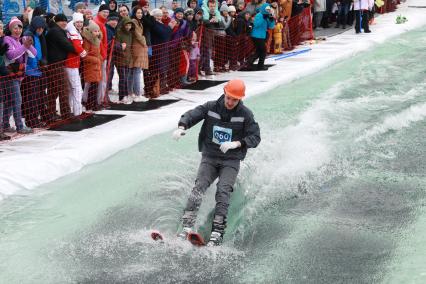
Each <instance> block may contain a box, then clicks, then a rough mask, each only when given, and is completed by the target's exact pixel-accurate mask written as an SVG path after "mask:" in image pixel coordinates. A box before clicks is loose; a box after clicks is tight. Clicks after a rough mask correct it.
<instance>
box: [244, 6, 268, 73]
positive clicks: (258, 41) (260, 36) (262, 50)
mask: <svg viewBox="0 0 426 284" xmlns="http://www.w3.org/2000/svg"><path fill="white" fill-rule="evenodd" d="M274 17H275V16H274V15H272V8H271V6H270V5H269V3H264V4H262V6H260V8H259V13H257V14H256V16H255V17H254V21H253V29H252V31H251V39H252V41H253V44H254V46H255V48H256V51H255V53H254V54H253V55H252V56H251V57H250V58H249V60H248V68H250V69H253V68H254V66H253V62H254V61H255V60H256V59H259V62H258V63H257V68H256V70H268V68H267V67H265V65H264V63H265V58H266V45H265V43H266V35H267V31H268V29H273V28H274V27H275V18H274Z"/></svg>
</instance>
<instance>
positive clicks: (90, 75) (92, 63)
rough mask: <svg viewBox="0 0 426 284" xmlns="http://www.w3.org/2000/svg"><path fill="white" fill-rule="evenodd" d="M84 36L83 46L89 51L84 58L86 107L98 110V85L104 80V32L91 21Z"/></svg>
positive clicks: (84, 99)
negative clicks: (102, 46)
mask: <svg viewBox="0 0 426 284" xmlns="http://www.w3.org/2000/svg"><path fill="white" fill-rule="evenodd" d="M82 36H83V48H84V50H85V51H86V52H87V55H86V57H85V58H84V59H83V61H84V65H83V78H84V82H85V84H84V94H83V101H85V102H86V109H88V110H96V109H97V108H98V107H99V106H98V105H97V104H96V103H97V100H96V99H97V92H98V85H99V82H100V81H101V80H102V56H101V40H102V33H101V30H100V28H99V26H98V25H97V24H96V23H95V22H94V21H90V22H89V25H88V26H87V27H84V28H83V33H82Z"/></svg>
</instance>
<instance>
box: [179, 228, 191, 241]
mask: <svg viewBox="0 0 426 284" xmlns="http://www.w3.org/2000/svg"><path fill="white" fill-rule="evenodd" d="M191 232H192V228H191V227H183V229H182V232H180V233H179V234H178V235H177V236H178V238H179V239H182V240H183V241H186V240H187V239H188V234H189V233H191Z"/></svg>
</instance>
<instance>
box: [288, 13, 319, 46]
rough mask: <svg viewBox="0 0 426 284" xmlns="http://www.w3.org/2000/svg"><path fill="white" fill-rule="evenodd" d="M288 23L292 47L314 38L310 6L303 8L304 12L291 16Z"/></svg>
mask: <svg viewBox="0 0 426 284" xmlns="http://www.w3.org/2000/svg"><path fill="white" fill-rule="evenodd" d="M287 25H288V34H289V36H290V43H291V45H290V49H291V48H292V47H294V46H296V45H298V44H300V43H301V42H303V41H305V40H310V39H313V38H314V33H313V31H312V15H311V8H310V7H308V8H305V9H303V11H302V13H300V14H298V15H297V16H294V17H291V18H290V20H289V21H288V22H287Z"/></svg>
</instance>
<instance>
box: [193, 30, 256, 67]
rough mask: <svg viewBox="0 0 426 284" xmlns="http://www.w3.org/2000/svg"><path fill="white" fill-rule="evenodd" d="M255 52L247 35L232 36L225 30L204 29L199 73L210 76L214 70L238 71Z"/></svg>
mask: <svg viewBox="0 0 426 284" xmlns="http://www.w3.org/2000/svg"><path fill="white" fill-rule="evenodd" d="M253 50H254V46H253V43H252V41H251V40H250V37H248V36H247V35H246V34H242V35H238V36H230V35H226V33H225V30H210V29H204V28H203V37H202V41H201V58H200V64H199V71H200V72H202V74H205V75H209V74H212V70H213V71H214V72H226V71H229V70H238V69H240V68H241V67H243V66H244V65H245V63H246V61H247V58H248V57H249V55H250V54H251V53H252V52H253Z"/></svg>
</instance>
